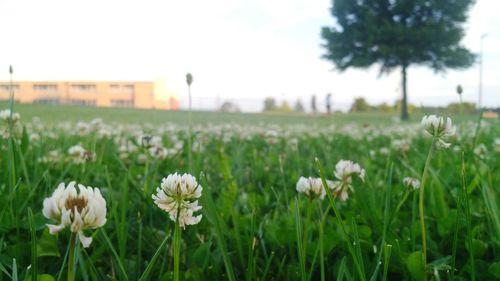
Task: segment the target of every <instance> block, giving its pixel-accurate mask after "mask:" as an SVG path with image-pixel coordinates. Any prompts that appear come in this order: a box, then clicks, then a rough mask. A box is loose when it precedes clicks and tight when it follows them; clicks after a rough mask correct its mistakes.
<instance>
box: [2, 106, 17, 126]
mask: <svg viewBox="0 0 500 281" xmlns="http://www.w3.org/2000/svg"><path fill="white" fill-rule="evenodd" d="M20 119H21V115H20V114H19V113H17V112H12V117H11V114H10V109H4V110H1V111H0V120H3V121H6V122H12V123H16V122H17V121H19V120H20Z"/></svg>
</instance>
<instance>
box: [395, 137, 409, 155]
mask: <svg viewBox="0 0 500 281" xmlns="http://www.w3.org/2000/svg"><path fill="white" fill-rule="evenodd" d="M391 145H392V147H394V149H396V150H399V151H401V152H406V151H409V150H410V144H409V142H408V141H407V140H402V139H401V140H393V141H392V143H391Z"/></svg>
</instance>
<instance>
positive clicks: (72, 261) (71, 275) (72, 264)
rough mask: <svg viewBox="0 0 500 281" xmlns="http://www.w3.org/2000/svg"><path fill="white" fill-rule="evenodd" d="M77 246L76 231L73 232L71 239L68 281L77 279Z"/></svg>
mask: <svg viewBox="0 0 500 281" xmlns="http://www.w3.org/2000/svg"><path fill="white" fill-rule="evenodd" d="M75 248H76V233H74V232H71V237H70V239H69V259H68V275H67V276H68V281H73V280H75V279H74V278H75V276H74V273H75Z"/></svg>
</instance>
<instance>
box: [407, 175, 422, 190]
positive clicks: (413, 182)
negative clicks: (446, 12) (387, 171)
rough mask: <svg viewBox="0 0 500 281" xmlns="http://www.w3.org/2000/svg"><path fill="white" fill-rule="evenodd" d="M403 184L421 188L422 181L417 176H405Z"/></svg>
mask: <svg viewBox="0 0 500 281" xmlns="http://www.w3.org/2000/svg"><path fill="white" fill-rule="evenodd" d="M403 184H404V185H405V186H406V187H408V188H412V189H419V188H420V181H419V180H418V179H416V178H412V177H405V178H404V179H403Z"/></svg>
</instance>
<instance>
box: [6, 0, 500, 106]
mask: <svg viewBox="0 0 500 281" xmlns="http://www.w3.org/2000/svg"><path fill="white" fill-rule="evenodd" d="M330 5H331V1H330V0H251V1H250V0H233V1H231V0H210V1H206V0H182V1H165V0H158V1H147V0H142V1H124V0H106V1H104V0H86V1H71V0H44V1H40V0H0V34H1V38H2V40H1V41H0V80H7V79H8V78H9V76H8V66H9V65H10V64H12V65H13V66H14V69H15V76H14V77H15V79H17V80H70V79H71V80H145V81H154V80H156V79H167V81H168V84H169V87H170V88H171V89H172V90H173V91H175V92H177V93H178V95H179V97H180V98H181V103H182V106H185V105H186V101H187V98H186V96H185V95H186V85H185V74H186V73H187V72H191V73H192V74H193V76H194V83H193V85H192V90H193V102H194V105H195V107H196V108H214V107H215V105H216V104H217V101H219V102H221V101H224V100H228V99H229V100H232V101H234V102H236V103H238V104H239V106H240V107H241V108H242V109H244V110H246V111H256V110H260V109H261V108H262V99H263V98H264V97H266V96H274V97H276V98H277V99H278V100H282V99H287V100H289V101H290V102H291V103H292V104H293V103H294V102H295V100H296V99H297V98H298V97H300V98H301V99H302V102H303V103H304V104H305V105H306V107H307V108H308V107H309V103H310V97H311V95H312V94H313V93H314V94H316V95H317V96H318V101H319V102H323V99H324V96H325V95H326V93H328V92H331V93H333V103H334V109H344V110H345V109H346V108H348V107H349V105H350V104H351V102H352V100H353V99H354V98H355V97H359V96H363V97H365V98H366V99H367V100H368V101H369V102H370V103H381V102H384V101H385V102H389V103H393V102H394V101H395V100H396V99H397V98H398V97H399V96H400V95H401V94H400V92H401V89H400V73H399V71H396V72H394V73H392V74H390V75H384V76H382V77H379V76H378V66H374V67H372V68H371V69H368V70H348V71H346V72H344V73H338V72H337V71H335V70H334V67H333V65H332V64H331V63H330V62H328V61H324V60H322V59H321V55H322V54H323V53H324V51H323V49H322V47H321V46H320V45H321V44H322V40H321V37H320V30H321V27H322V26H325V25H332V24H333V22H334V21H333V19H332V18H331V16H330V14H329V7H330ZM499 10H500V2H499V1H496V0H477V2H476V4H475V6H474V7H473V9H472V10H471V12H470V19H469V22H468V23H467V25H466V37H465V38H464V41H463V42H464V44H465V45H466V46H467V47H469V48H470V50H472V51H473V52H476V53H478V52H479V46H480V37H481V34H483V33H487V34H488V35H487V37H486V38H485V39H484V68H483V69H484V76H483V85H484V86H483V89H484V90H483V93H484V98H483V104H485V105H487V106H500V79H499V78H500V17H499V16H498V11H499ZM478 81H479V68H478V65H475V66H473V67H471V68H470V69H469V70H467V71H451V70H450V71H448V72H447V73H445V74H435V73H434V72H433V71H432V70H430V69H427V68H422V67H411V68H410V70H409V77H408V86H409V100H410V102H412V103H415V104H417V105H420V104H425V105H444V104H447V103H449V102H452V101H457V99H458V97H457V95H456V94H455V87H456V85H457V84H459V83H460V84H462V85H463V88H464V99H465V100H467V101H472V102H476V101H477V93H478ZM217 97H219V99H217Z"/></svg>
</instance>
